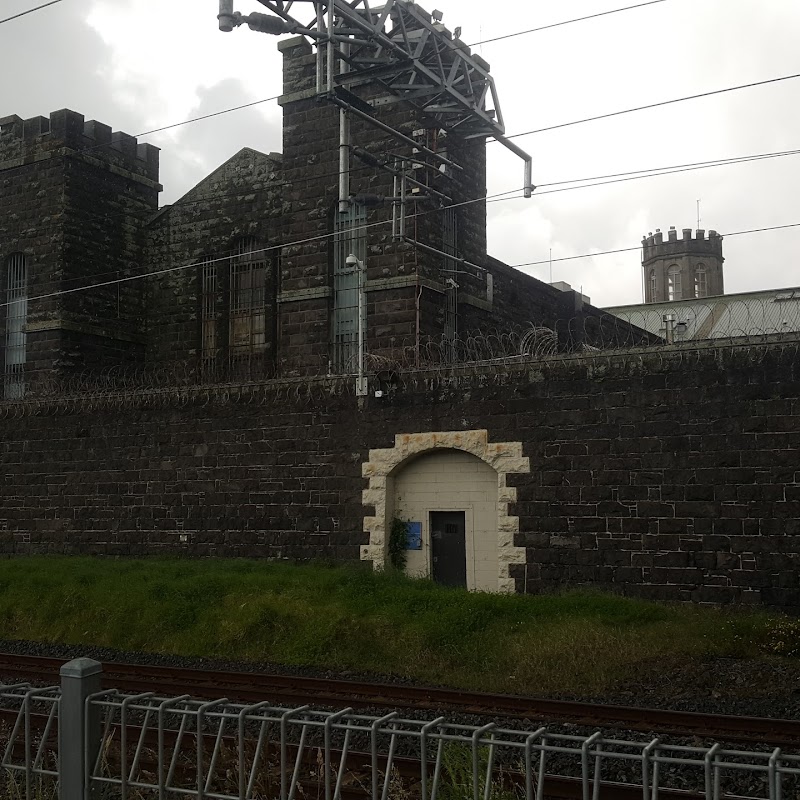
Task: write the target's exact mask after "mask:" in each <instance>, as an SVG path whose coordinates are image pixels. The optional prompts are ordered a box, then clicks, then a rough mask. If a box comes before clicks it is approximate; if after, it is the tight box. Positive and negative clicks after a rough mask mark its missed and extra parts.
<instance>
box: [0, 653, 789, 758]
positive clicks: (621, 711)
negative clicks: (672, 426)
mask: <svg viewBox="0 0 800 800" xmlns="http://www.w3.org/2000/svg"><path fill="white" fill-rule="evenodd" d="M63 663H64V660H63V659H55V658H44V657H39V656H24V655H16V654H7V653H0V679H4V680H8V679H11V680H15V681H29V682H32V683H37V682H41V683H46V684H50V685H52V684H55V683H58V670H59V669H60V667H61V665H62V664H63ZM103 683H104V688H116V689H120V690H122V691H126V692H146V691H151V692H157V693H159V694H165V695H181V694H189V695H192V696H194V697H198V698H209V699H215V698H218V697H221V696H223V695H224V696H226V697H228V698H230V699H231V700H234V701H239V702H246V703H258V702H263V701H270V702H273V703H276V704H285V705H303V704H309V705H316V706H321V707H333V708H340V707H341V708H344V707H347V706H349V707H352V708H356V709H366V708H388V709H398V710H399V709H406V710H410V711H414V712H420V711H426V712H427V711H436V712H439V713H444V714H448V713H449V714H466V715H479V716H491V717H493V718H505V719H525V720H530V721H531V722H532V723H539V724H570V725H578V726H584V727H590V728H603V729H617V730H626V731H637V732H642V733H654V732H657V733H658V734H659V735H661V736H670V735H671V736H681V737H685V736H689V737H697V738H701V739H704V740H718V741H723V742H730V743H758V744H765V745H770V746H773V747H793V746H794V747H796V746H800V721H796V720H787V719H770V718H764V717H734V716H728V715H720V714H706V713H696V712H687V711H670V710H664V709H651V708H640V707H635V706H618V705H602V704H597V703H581V702H572V701H566V700H548V699H543V698H535V697H519V696H514V695H503V694H489V693H486V692H466V691H461V690H457V689H439V688H431V687H418V686H407V685H401V684H382V683H366V682H362V681H350V680H340V679H339V680H337V679H328V678H308V677H300V676H294V675H292V676H286V675H273V674H266V673H250V672H223V671H218V670H200V669H188V668H183V667H164V666H151V665H142V664H123V663H116V662H106V663H104V664H103Z"/></svg>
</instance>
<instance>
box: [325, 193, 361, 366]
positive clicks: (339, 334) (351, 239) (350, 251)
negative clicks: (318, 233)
mask: <svg viewBox="0 0 800 800" xmlns="http://www.w3.org/2000/svg"><path fill="white" fill-rule="evenodd" d="M366 221H367V210H366V208H365V207H364V205H362V204H360V203H350V207H349V209H348V210H347V211H346V212H344V213H337V214H336V220H335V226H334V227H335V236H334V243H333V245H334V252H333V354H332V359H331V361H332V365H333V368H334V371H335V372H337V373H349V372H355V370H356V364H357V361H358V313H359V291H360V290H359V286H360V284H359V280H360V275H359V271H358V269H356V268H354V266H353V265H348V264H347V257H348V256H349V255H354V256H355V257H356V258H357V259H358V260H359V261H360V262H361V263H362V264H363V263H364V262H365V260H366V257H367V236H366V230H365V228H364V226H365V224H366ZM361 324H362V325H364V327H365V329H366V303H362V304H361Z"/></svg>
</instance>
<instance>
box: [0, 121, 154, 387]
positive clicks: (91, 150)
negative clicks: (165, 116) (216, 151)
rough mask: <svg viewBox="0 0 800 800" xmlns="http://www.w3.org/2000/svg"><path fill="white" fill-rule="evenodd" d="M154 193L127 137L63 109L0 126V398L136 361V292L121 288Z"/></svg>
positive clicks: (132, 283)
mask: <svg viewBox="0 0 800 800" xmlns="http://www.w3.org/2000/svg"><path fill="white" fill-rule="evenodd" d="M160 189H161V187H160V185H159V183H158V149H157V148H155V147H153V146H152V145H149V144H139V143H138V142H137V141H136V139H135V138H134V137H133V136H129V135H128V134H125V133H121V132H115V131H112V130H111V128H110V127H109V126H107V125H103V124H102V123H100V122H95V121H93V120H92V121H85V120H84V118H83V116H82V115H81V114H78V113H76V112H74V111H69V110H66V109H65V110H62V111H56V112H54V113H53V114H50V116H49V117H34V118H33V119H27V120H23V119H21V118H20V117H18V116H9V117H3V118H2V119H0V369H2V375H3V387H2V392H0V396H5V397H6V398H7V399H8V398H12V399H13V398H20V397H23V396H26V395H31V394H36V392H37V390H38V387H39V384H44V383H46V382H47V381H48V379H49V378H52V377H66V376H69V375H70V374H74V373H75V372H80V371H82V370H84V369H87V368H96V367H101V366H110V365H113V364H118V363H125V362H129V361H138V360H140V359H141V357H142V355H143V353H144V310H145V301H144V294H143V288H144V282H143V281H136V280H127V281H126V280H124V279H131V278H134V277H135V276H136V275H138V274H139V272H140V271H141V270H142V245H143V231H144V223H145V221H146V220H147V219H148V218H149V217H150V216H151V215H152V214H153V213H154V212H155V211H156V209H157V206H158V192H159V191H160ZM119 279H123V280H122V282H118V281H119ZM93 286H97V288H88V287H93Z"/></svg>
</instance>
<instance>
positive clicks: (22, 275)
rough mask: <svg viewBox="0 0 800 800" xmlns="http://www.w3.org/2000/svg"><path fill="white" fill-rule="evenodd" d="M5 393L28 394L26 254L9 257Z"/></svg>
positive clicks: (12, 396)
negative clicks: (26, 365) (26, 374)
mask: <svg viewBox="0 0 800 800" xmlns="http://www.w3.org/2000/svg"><path fill="white" fill-rule="evenodd" d="M5 266H6V281H5V283H6V287H5V288H6V292H5V309H4V310H5V336H4V345H5V348H4V353H3V362H4V375H3V394H4V397H5V398H6V400H17V399H19V398H21V397H24V395H25V358H26V352H25V320H26V318H27V316H28V271H27V265H26V263H25V256H24V255H23V254H22V253H12V254H11V255H10V256H9V257H8V258H7V259H6V265H5Z"/></svg>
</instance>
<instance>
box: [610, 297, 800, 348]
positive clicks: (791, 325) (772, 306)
mask: <svg viewBox="0 0 800 800" xmlns="http://www.w3.org/2000/svg"><path fill="white" fill-rule="evenodd" d="M605 310H606V311H607V312H608V313H609V314H613V315H614V316H615V317H619V318H620V319H624V320H625V321H626V322H629V323H631V324H632V325H637V326H638V327H640V328H644V329H646V330H648V331H650V332H651V333H655V334H658V335H660V336H664V335H665V333H666V329H667V320H665V317H667V318H670V319H669V324H670V325H671V326H672V329H673V332H674V337H675V340H676V341H677V340H687V339H718V338H721V337H736V336H761V335H768V334H776V333H793V332H797V331H800V288H797V287H790V288H788V289H770V290H768V291H761V292H743V293H741V294H725V295H720V296H719V297H701V298H688V299H686V300H671V301H667V302H663V303H646V304H644V305H630V306H614V307H612V308H606V309H605Z"/></svg>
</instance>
